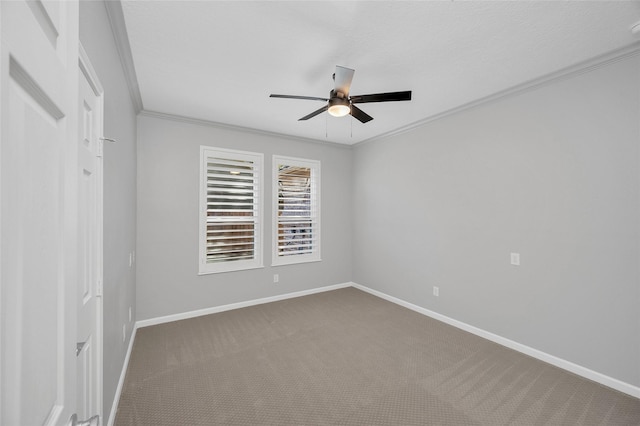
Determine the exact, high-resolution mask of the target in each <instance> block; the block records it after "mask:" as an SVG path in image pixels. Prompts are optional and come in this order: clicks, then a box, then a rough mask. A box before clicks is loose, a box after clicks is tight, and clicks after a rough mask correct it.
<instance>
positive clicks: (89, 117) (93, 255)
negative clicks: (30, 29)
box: [76, 51, 102, 419]
mask: <svg viewBox="0 0 640 426" xmlns="http://www.w3.org/2000/svg"><path fill="white" fill-rule="evenodd" d="M83 55H86V54H84V53H83V52H82V51H81V62H80V63H81V68H82V71H83V72H81V73H80V76H79V99H78V113H79V117H78V120H79V127H78V137H77V149H78V166H79V167H78V184H79V188H78V190H79V191H78V195H79V197H78V254H79V264H78V277H79V285H78V291H77V296H76V297H77V310H78V331H77V341H78V342H84V346H83V347H82V351H81V352H80V353H79V354H78V360H77V362H78V369H77V381H78V398H77V406H78V417H79V418H81V419H88V418H89V417H91V416H93V415H95V414H101V413H102V410H101V403H102V401H101V393H100V391H99V389H100V388H101V382H102V380H101V373H102V367H101V357H100V353H101V348H102V334H101V333H102V327H101V323H102V319H101V317H100V315H101V300H100V296H101V295H100V282H101V280H102V272H101V271H102V214H101V210H102V159H101V151H102V149H101V145H102V140H100V135H101V134H102V90H101V89H100V88H99V83H98V82H97V79H96V77H95V76H92V73H91V72H90V71H89V69H90V64H89V62H88V58H86V56H85V57H84V58H83Z"/></svg>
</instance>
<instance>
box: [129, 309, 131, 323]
mask: <svg viewBox="0 0 640 426" xmlns="http://www.w3.org/2000/svg"><path fill="white" fill-rule="evenodd" d="M129 322H131V306H129Z"/></svg>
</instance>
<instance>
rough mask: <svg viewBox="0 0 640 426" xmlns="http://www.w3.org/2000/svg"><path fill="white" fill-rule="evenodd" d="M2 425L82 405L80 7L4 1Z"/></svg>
mask: <svg viewBox="0 0 640 426" xmlns="http://www.w3.org/2000/svg"><path fill="white" fill-rule="evenodd" d="M0 19H1V24H0V28H1V31H2V43H1V45H0V64H1V69H0V99H1V103H0V117H1V118H0V232H1V236H2V238H1V243H0V317H1V320H2V321H1V324H2V326H1V333H0V368H1V369H0V385H1V386H0V402H1V404H0V424H2V425H5V426H23V425H28V426H30V425H43V424H44V425H55V426H58V425H67V424H68V423H69V419H70V417H71V415H72V414H73V413H74V412H75V404H76V354H75V349H76V347H75V346H76V335H75V334H76V309H75V306H76V299H75V296H76V286H77V281H78V280H77V271H78V266H77V212H78V206H77V185H78V183H77V175H76V174H77V146H76V143H75V140H76V135H77V125H78V124H77V119H78V113H77V102H78V3H77V1H40V0H36V1H22V0H21V1H0Z"/></svg>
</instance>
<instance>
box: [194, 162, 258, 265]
mask: <svg viewBox="0 0 640 426" xmlns="http://www.w3.org/2000/svg"><path fill="white" fill-rule="evenodd" d="M216 154H220V152H217V153H216ZM223 154H224V153H223ZM204 166H205V167H206V170H205V173H206V175H205V176H204V181H205V182H206V187H205V193H204V194H203V195H204V197H205V200H204V213H205V229H206V230H205V240H204V259H203V261H204V263H206V264H207V265H214V264H220V263H228V262H236V261H253V260H256V258H257V255H258V253H257V250H258V249H259V248H258V246H257V244H258V226H259V211H260V209H259V197H260V194H259V188H260V186H259V179H260V177H259V173H260V164H259V163H258V162H257V161H255V160H254V159H251V158H250V156H246V155H245V156H242V155H232V154H230V155H228V156H227V155H213V153H209V154H208V155H207V156H206V157H205V159H204Z"/></svg>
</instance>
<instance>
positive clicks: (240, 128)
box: [138, 110, 353, 150]
mask: <svg viewBox="0 0 640 426" xmlns="http://www.w3.org/2000/svg"><path fill="white" fill-rule="evenodd" d="M138 115H139V116H141V117H152V118H159V119H162V120H170V121H178V122H181V123H189V124H195V125H197V126H205V127H213V128H216V129H223V130H231V131H235V132H243V133H251V134H254V135H260V136H267V137H271V138H276V139H286V140H291V141H295V142H308V143H313V144H320V145H324V146H327V145H331V146H333V147H334V148H343V149H347V150H350V149H351V148H352V147H353V145H347V144H344V143H339V142H331V141H328V140H326V141H325V140H320V139H312V138H305V137H302V136H292V135H287V134H284V133H277V132H269V131H267V130H259V129H254V128H252V127H243V126H235V125H233V124H224V123H218V122H215V121H209V120H203V119H199V118H191V117H185V116H182V115H175V114H167V113H164V112H158V111H149V110H142V111H140V112H139V113H138Z"/></svg>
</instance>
